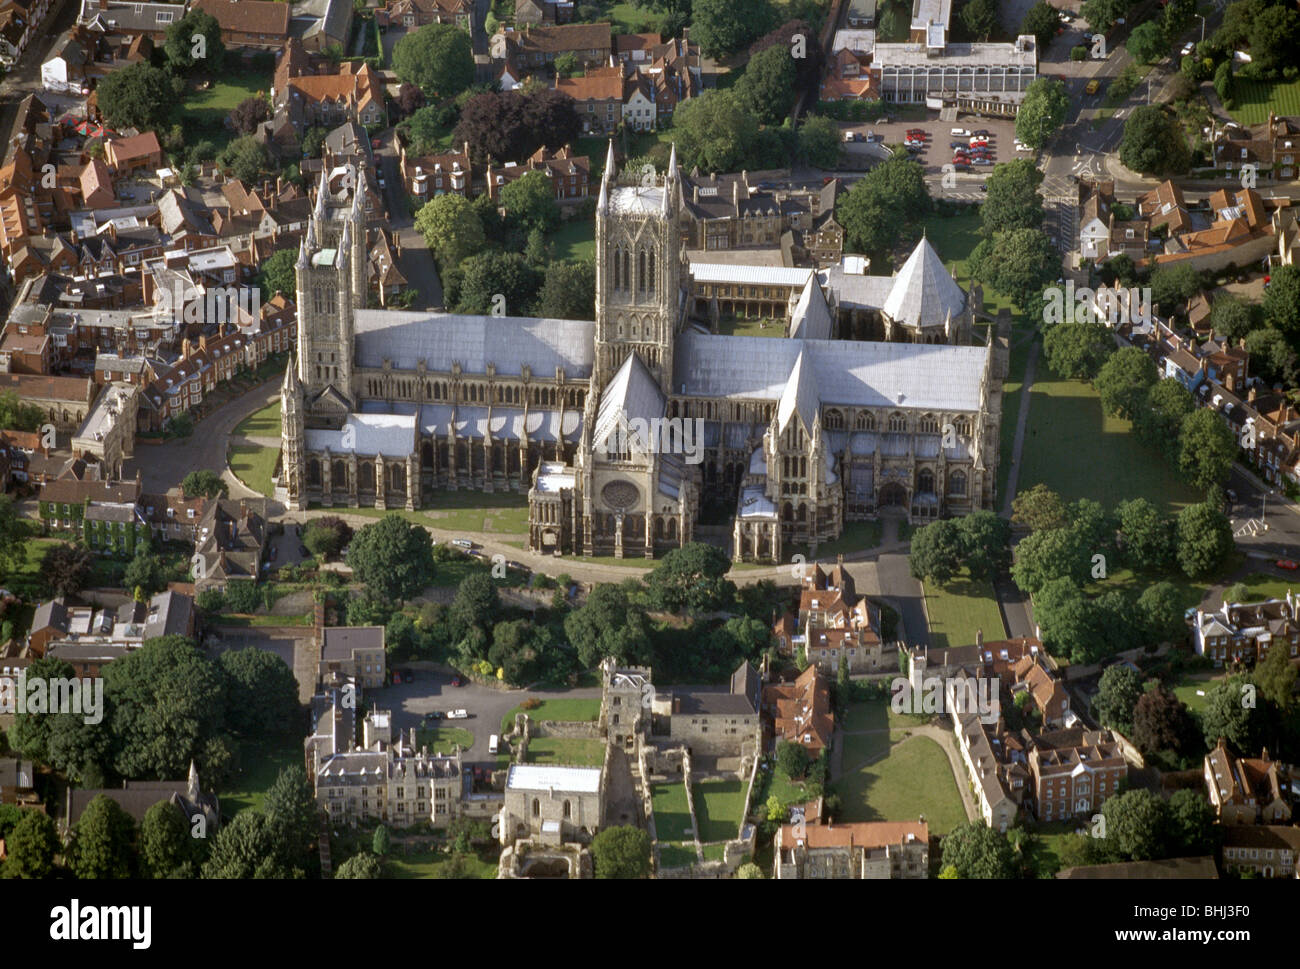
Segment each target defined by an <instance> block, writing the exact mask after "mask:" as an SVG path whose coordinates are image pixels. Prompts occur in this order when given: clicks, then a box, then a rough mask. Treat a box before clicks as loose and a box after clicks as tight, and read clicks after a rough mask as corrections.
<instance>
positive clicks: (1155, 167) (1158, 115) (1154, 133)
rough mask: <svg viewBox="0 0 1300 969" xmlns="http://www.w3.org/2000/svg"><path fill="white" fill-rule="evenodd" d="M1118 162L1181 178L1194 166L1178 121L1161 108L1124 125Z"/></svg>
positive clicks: (1142, 111)
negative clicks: (1191, 165) (1180, 176)
mask: <svg viewBox="0 0 1300 969" xmlns="http://www.w3.org/2000/svg"><path fill="white" fill-rule="evenodd" d="M1089 22H1090V23H1091V21H1089ZM1119 160H1120V161H1121V162H1122V163H1123V164H1124V166H1125V167H1127V168H1130V169H1132V170H1133V171H1135V172H1141V173H1142V174H1144V175H1146V174H1150V175H1181V174H1183V173H1184V172H1186V171H1187V169H1188V167H1189V165H1190V164H1191V152H1189V151H1188V148H1187V140H1186V138H1184V137H1183V132H1182V128H1181V127H1180V126H1179V123H1178V119H1177V118H1175V117H1174V116H1173V115H1172V114H1168V113H1166V111H1165V109H1164V108H1163V107H1161V106H1160V105H1155V104H1152V105H1142V106H1141V107H1137V108H1134V109H1133V113H1132V114H1130V115H1129V116H1128V120H1127V121H1125V122H1124V138H1123V140H1122V141H1121V142H1120V146H1119Z"/></svg>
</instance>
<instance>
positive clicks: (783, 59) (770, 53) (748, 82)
mask: <svg viewBox="0 0 1300 969" xmlns="http://www.w3.org/2000/svg"><path fill="white" fill-rule="evenodd" d="M795 75H796V72H795V60H794V58H793V57H792V56H791V55H790V48H789V47H788V46H787V47H769V48H767V49H766V50H764V51H762V52H760V53H758V54H755V55H754V56H753V57H751V58H750V59H749V64H748V65H747V66H746V68H745V73H744V74H742V75H741V78H740V80H739V81H737V82H736V86H735V88H734V90H735V93H736V99H737V100H738V101H739V102H740V104H741V106H742V107H744V108H745V109H746V110H747V111H749V112H750V113H751V114H753V115H754V116H755V117H756V118H758V120H759V122H760V123H761V124H780V123H781V121H782V120H783V119H784V118H785V116H786V115H787V114H789V113H790V109H791V108H792V107H793V106H794V99H795Z"/></svg>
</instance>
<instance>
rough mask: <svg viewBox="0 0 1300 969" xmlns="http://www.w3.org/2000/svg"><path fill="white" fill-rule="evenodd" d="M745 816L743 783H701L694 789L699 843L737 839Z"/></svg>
mask: <svg viewBox="0 0 1300 969" xmlns="http://www.w3.org/2000/svg"><path fill="white" fill-rule="evenodd" d="M744 813H745V782H744V781H700V782H699V783H697V784H696V785H695V815H696V820H697V821H699V823H700V841H729V840H731V839H732V838H738V837H739V836H740V822H741V820H742V816H743V815H744ZM656 823H657V822H656Z"/></svg>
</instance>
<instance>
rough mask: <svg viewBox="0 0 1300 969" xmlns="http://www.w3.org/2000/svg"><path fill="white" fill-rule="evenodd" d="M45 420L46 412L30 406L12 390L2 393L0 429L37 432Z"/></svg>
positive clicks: (0, 398) (32, 405) (0, 396)
mask: <svg viewBox="0 0 1300 969" xmlns="http://www.w3.org/2000/svg"><path fill="white" fill-rule="evenodd" d="M44 420H45V412H44V411H43V410H41V409H40V408H39V407H37V406H35V405H34V404H29V403H28V402H27V401H25V400H23V399H22V398H21V397H19V396H18V394H17V393H15V392H14V391H12V390H6V391H3V392H0V429H3V430H6V431H35V430H37V429H38V428H39V427H40V426H41V424H42V423H43V422H44Z"/></svg>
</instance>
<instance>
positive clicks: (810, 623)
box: [773, 562, 883, 676]
mask: <svg viewBox="0 0 1300 969" xmlns="http://www.w3.org/2000/svg"><path fill="white" fill-rule="evenodd" d="M773 634H774V635H775V636H776V638H777V644H778V648H779V649H780V650H781V651H782V652H784V653H786V654H787V655H789V654H791V653H793V652H794V651H795V650H796V649H797V648H798V647H800V646H802V647H803V649H804V655H805V657H806V658H807V660H808V664H809V666H816V667H819V668H820V669H821V670H822V672H824V673H827V674H829V675H832V676H834V675H835V674H836V673H837V672H838V671H839V662H840V658H841V657H843V658H844V659H845V660H846V661H847V662H848V667H849V672H850V673H869V672H878V671H879V670H880V669H881V664H882V662H883V655H882V642H881V638H880V610H879V608H877V607H876V606H875V605H873V604H872V603H871V601H870V600H869V599H867V598H866V596H862V597H858V595H857V593H856V591H855V588H854V585H853V577H852V576H851V575H849V572H848V570H847V569H845V568H844V565H843V563H842V562H840V563H838V564H836V565H835V566H834V567H833V568H832V569H831V570H830V571H829V572H826V571H823V570H822V568H821V566H820V565H814V566H813V570H812V573H811V574H810V575H806V576H804V578H803V584H802V587H801V588H800V590H799V612H798V615H797V616H796V617H791V616H785V617H782V618H781V619H779V620H778V621H777V623H776V625H775V627H774V628H773Z"/></svg>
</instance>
